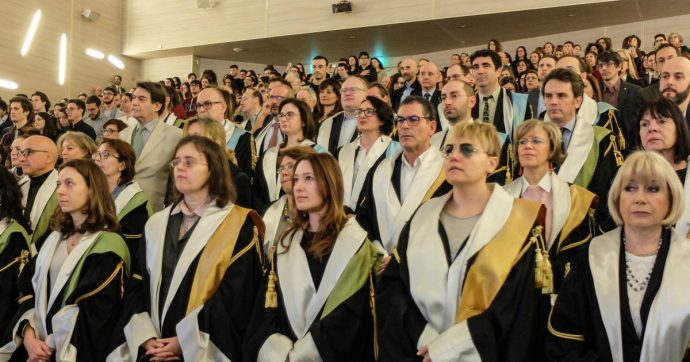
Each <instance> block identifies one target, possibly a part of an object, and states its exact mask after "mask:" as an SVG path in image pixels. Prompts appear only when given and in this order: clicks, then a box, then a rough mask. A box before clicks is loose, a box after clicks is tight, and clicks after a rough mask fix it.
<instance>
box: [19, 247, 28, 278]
mask: <svg viewBox="0 0 690 362" xmlns="http://www.w3.org/2000/svg"><path fill="white" fill-rule="evenodd" d="M29 255H30V254H29V251H28V250H22V252H21V254H20V255H19V274H21V273H22V270H24V267H25V266H26V264H28V263H29Z"/></svg>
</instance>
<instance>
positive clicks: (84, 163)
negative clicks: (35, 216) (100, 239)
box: [51, 159, 118, 235]
mask: <svg viewBox="0 0 690 362" xmlns="http://www.w3.org/2000/svg"><path fill="white" fill-rule="evenodd" d="M66 168H72V169H74V170H75V171H77V172H78V173H79V174H80V175H81V176H82V177H83V178H84V181H85V182H86V187H88V188H89V191H90V192H91V195H90V197H89V200H88V201H87V202H86V205H85V206H84V209H82V210H81V212H82V213H83V214H84V215H86V220H84V223H82V224H81V226H80V227H79V228H78V229H77V227H76V226H75V225H74V221H73V220H72V216H71V215H70V214H65V213H63V212H62V210H61V209H60V208H59V207H58V208H57V210H56V211H55V214H54V215H53V218H52V220H51V226H52V228H53V230H55V231H59V232H61V233H63V234H65V235H71V234H74V233H84V232H87V231H88V232H92V233H93V232H97V231H113V232H116V231H117V229H118V222H117V214H116V212H115V202H114V201H113V197H112V196H111V195H110V191H109V188H108V180H107V179H106V178H105V174H104V173H103V171H101V169H100V168H98V166H96V164H95V163H94V162H93V161H91V160H81V159H75V160H70V161H69V162H66V163H64V164H63V165H62V166H60V171H62V170H64V169H66Z"/></svg>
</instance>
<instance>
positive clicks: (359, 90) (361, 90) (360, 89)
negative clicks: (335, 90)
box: [340, 87, 366, 94]
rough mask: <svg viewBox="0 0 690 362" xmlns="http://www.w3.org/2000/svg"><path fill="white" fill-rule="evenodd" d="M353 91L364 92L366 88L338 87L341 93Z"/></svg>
mask: <svg viewBox="0 0 690 362" xmlns="http://www.w3.org/2000/svg"><path fill="white" fill-rule="evenodd" d="M355 92H366V89H362V88H357V87H348V88H340V93H342V94H345V93H355Z"/></svg>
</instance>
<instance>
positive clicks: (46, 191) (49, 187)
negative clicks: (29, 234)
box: [21, 170, 58, 228]
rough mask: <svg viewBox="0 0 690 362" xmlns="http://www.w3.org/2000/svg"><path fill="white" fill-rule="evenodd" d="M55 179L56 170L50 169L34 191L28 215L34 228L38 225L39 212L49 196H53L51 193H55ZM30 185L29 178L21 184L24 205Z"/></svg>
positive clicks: (40, 212) (43, 207)
mask: <svg viewBox="0 0 690 362" xmlns="http://www.w3.org/2000/svg"><path fill="white" fill-rule="evenodd" d="M57 179H58V172H57V170H53V171H51V172H50V175H48V177H47V178H46V180H45V181H43V184H42V185H41V187H40V188H39V189H38V192H37V193H36V198H35V199H34V204H33V207H32V208H31V214H30V215H29V220H31V227H32V228H35V227H36V225H38V220H40V219H41V214H43V210H44V209H45V207H46V204H47V203H48V200H50V198H51V197H52V196H53V193H55V190H56V189H57ZM30 187H31V181H30V180H27V182H26V183H24V184H23V185H22V186H21V190H22V205H24V206H25V207H26V203H27V201H28V198H29V188H30Z"/></svg>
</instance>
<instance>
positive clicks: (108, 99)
mask: <svg viewBox="0 0 690 362" xmlns="http://www.w3.org/2000/svg"><path fill="white" fill-rule="evenodd" d="M119 97H121V95H120V92H118V91H117V89H116V88H115V87H114V86H108V87H105V89H103V106H102V109H101V112H102V113H103V115H104V116H105V117H106V118H107V119H113V118H120V117H122V116H124V115H125V113H124V112H122V111H121V110H120V109H119V108H118V104H117V103H118V101H117V99H118V98H119Z"/></svg>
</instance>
